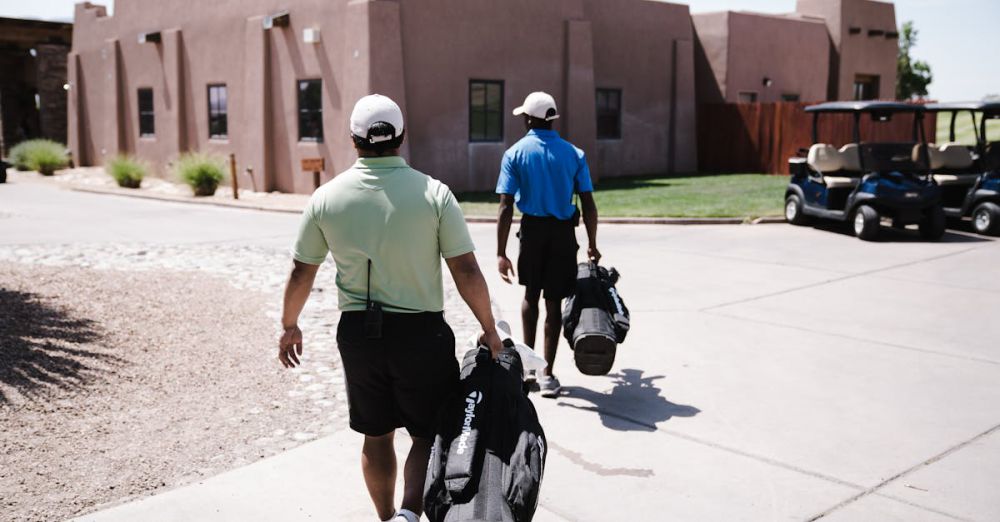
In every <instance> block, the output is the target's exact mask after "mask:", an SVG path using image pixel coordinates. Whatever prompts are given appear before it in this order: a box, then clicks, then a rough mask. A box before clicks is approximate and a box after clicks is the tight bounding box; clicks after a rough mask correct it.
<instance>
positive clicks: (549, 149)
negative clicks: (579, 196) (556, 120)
mask: <svg viewBox="0 0 1000 522" xmlns="http://www.w3.org/2000/svg"><path fill="white" fill-rule="evenodd" d="M574 188H575V189H576V192H593V191H594V185H593V183H592V182H591V181H590V168H589V167H587V158H586V157H584V154H583V151H582V150H580V149H578V148H576V147H575V146H573V144H572V143H570V142H568V141H566V140H564V139H562V138H560V137H559V133H558V132H556V131H554V130H540V129H531V130H530V131H528V134H527V135H526V136H525V137H523V138H521V140H520V141H518V142H517V143H515V144H514V146H513V147H511V148H509V149H507V152H505V153H504V155H503V161H502V162H501V164H500V179H499V180H497V194H513V195H514V201H515V202H516V203H517V208H518V210H520V211H521V212H522V213H524V214H528V215H531V216H539V217H545V216H551V217H555V218H558V219H569V218H571V217H573V211H574V210H575V207H574V205H573V191H574Z"/></svg>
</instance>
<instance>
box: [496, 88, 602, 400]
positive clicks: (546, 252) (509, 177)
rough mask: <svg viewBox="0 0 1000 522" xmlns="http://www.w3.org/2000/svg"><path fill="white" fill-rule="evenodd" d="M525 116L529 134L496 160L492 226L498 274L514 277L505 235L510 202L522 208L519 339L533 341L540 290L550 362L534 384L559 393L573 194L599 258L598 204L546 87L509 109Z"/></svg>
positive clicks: (575, 218) (591, 253) (572, 265)
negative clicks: (557, 126) (496, 212)
mask: <svg viewBox="0 0 1000 522" xmlns="http://www.w3.org/2000/svg"><path fill="white" fill-rule="evenodd" d="M521 115H523V116H524V124H525V127H527V129H528V134H527V135H526V136H525V137H524V138H521V140H520V141H518V142H517V143H515V144H514V146H513V147H511V148H510V149H508V150H507V152H506V153H505V154H504V156H503V162H502V164H501V166H500V179H499V180H498V181H497V194H499V195H500V219H499V221H498V226H497V262H498V267H499V269H500V277H501V278H503V280H504V281H506V282H507V283H510V282H511V276H512V275H515V274H514V267H513V265H512V264H511V262H510V259H508V258H507V238H508V236H509V235H510V225H511V221H512V220H513V217H514V205H515V204H516V205H517V208H518V210H520V211H521V213H522V214H523V216H522V217H521V228H520V230H519V232H518V237H519V238H520V240H521V250H520V255H519V256H518V259H517V272H519V273H520V276H519V281H520V283H521V285H523V286H524V287H525V292H524V302H523V303H521V319H522V323H523V325H524V342H525V344H527V345H528V346H531V347H532V348H534V346H535V333H536V331H537V329H538V300H539V297H540V296H542V295H543V293H544V297H545V360H546V361H547V362H548V363H549V366H548V368H546V369H545V371H544V372H543V375H542V376H541V377H540V378H539V379H538V386H539V388H540V390H541V393H542V396H543V397H550V398H551V397H557V396H558V395H559V390H560V385H559V379H557V378H556V377H555V375H554V374H553V373H552V369H553V367H554V365H555V361H556V349H557V347H558V346H559V330H560V329H561V328H562V300H563V299H564V298H566V297H569V296H570V295H572V294H573V292H574V290H575V287H576V253H577V250H578V249H579V245H577V243H576V233H575V230H574V229H575V227H576V226H577V224H578V223H579V219H580V215H579V212H580V211H579V209H578V208H577V206H576V204H575V203H574V201H573V194H574V193H577V194H579V197H580V202H581V203H582V205H583V222H584V224H585V225H586V228H587V237H588V239H589V246H588V248H587V257H588V258H589V259H591V260H594V261H597V260H599V259H600V258H601V253H600V252H599V251H598V250H597V205H595V204H594V197H593V191H594V186H593V184H592V182H591V180H590V169H589V168H588V167H587V159H586V158H585V157H584V154H583V151H582V150H580V149H578V148H576V147H575V146H573V144H572V143H570V142H568V141H566V140H564V139H562V138H560V137H559V133H558V132H556V131H554V130H552V122H553V120H555V119H556V118H558V117H559V113H558V112H557V110H556V102H555V100H554V99H553V98H552V96H550V95H548V94H546V93H544V92H533V93H531V94H529V95H528V97H527V98H525V100H524V104H523V105H521V106H520V107H518V108H516V109H514V116H521Z"/></svg>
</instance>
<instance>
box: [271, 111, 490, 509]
mask: <svg viewBox="0 0 1000 522" xmlns="http://www.w3.org/2000/svg"><path fill="white" fill-rule="evenodd" d="M351 136H352V139H353V140H354V145H355V148H356V149H357V152H358V161H357V163H355V164H354V166H353V167H351V168H350V169H348V170H346V171H344V172H342V173H340V174H339V175H338V176H337V177H335V178H334V179H333V180H331V181H329V182H328V183H326V184H325V185H323V186H322V187H320V188H319V189H318V190H316V192H315V193H314V194H313V196H312V199H311V200H310V201H309V205H308V207H307V208H306V210H305V212H304V213H303V218H302V224H301V227H300V229H299V236H298V240H297V242H296V243H295V251H294V258H295V261H294V265H295V266H294V268H293V269H292V273H291V276H290V277H289V280H288V285H287V287H286V289H285V300H284V313H283V314H282V326H283V327H284V334H283V335H282V337H281V341H280V342H279V351H278V358H279V359H280V360H281V362H282V364H284V365H285V366H286V367H294V366H296V365H298V364H300V360H299V356H300V355H302V332H301V331H300V330H299V328H298V326H297V322H298V317H299V313H300V312H301V311H302V307H303V306H304V305H305V302H306V299H307V298H308V297H309V292H310V290H311V289H312V284H313V280H314V278H315V276H316V272H317V270H318V269H319V265H321V264H322V263H323V261H324V260H325V259H326V256H327V254H328V253H332V254H333V259H334V262H335V263H336V266H337V290H338V297H339V303H340V310H341V312H342V313H341V317H340V323H339V325H338V327H337V346H338V348H339V350H340V355H341V360H342V362H343V365H344V375H345V380H346V384H347V399H348V407H349V409H350V425H351V428H352V429H353V430H355V431H357V432H360V433H362V434H364V435H365V441H364V447H363V449H362V457H361V467H362V471H363V472H364V477H365V484H366V485H367V486H368V492H369V494H370V495H371V498H372V502H374V504H375V509H376V511H377V512H378V515H379V519H380V520H392V521H394V522H416V521H417V520H418V519H419V517H420V513H421V511H422V510H423V509H422V494H423V485H424V475H425V473H426V470H427V459H428V457H429V455H430V447H431V442H432V439H433V436H434V425H435V420H436V416H437V409H438V407H439V405H441V404H442V403H443V402H444V399H445V398H446V397H447V396H448V395H449V394H450V393H452V392H453V391H454V390H455V389H456V387H457V386H458V361H457V360H456V359H455V336H454V334H453V333H452V331H451V328H449V327H448V324H447V323H446V322H445V320H444V315H443V310H444V291H443V288H442V284H441V258H442V257H443V258H444V259H445V261H446V263H447V265H448V269H449V270H450V271H451V274H452V277H453V278H454V280H455V284H456V285H457V286H458V291H459V293H460V294H461V296H462V298H463V299H464V300H465V302H466V303H467V304H468V306H469V308H471V309H472V313H473V314H474V315H475V316H476V319H477V320H478V321H479V323H480V325H482V328H483V334H482V336H481V337H480V342H481V343H483V344H485V345H487V346H489V347H490V349H491V350H492V351H493V353H494V355H496V354H498V353H499V352H500V350H501V343H500V338H499V337H498V336H497V332H496V329H495V323H494V319H493V314H492V311H491V309H490V297H489V291H488V289H487V287H486V281H485V279H484V278H483V275H482V273H481V272H480V270H479V265H478V263H477V262H476V258H475V256H474V255H473V250H474V246H473V244H472V239H471V238H470V237H469V230H468V228H467V227H466V225H465V218H464V216H463V215H462V210H461V208H459V206H458V202H457V201H456V200H455V196H454V195H453V194H452V193H451V190H449V189H448V187H447V186H446V185H444V184H443V183H441V182H439V181H437V180H435V179H433V178H431V177H430V176H427V175H425V174H422V173H420V172H418V171H416V170H414V169H412V168H410V167H409V166H407V164H406V161H405V160H404V159H403V158H401V157H399V146H400V144H401V143H402V142H403V114H402V111H400V109H399V106H398V105H396V103H395V102H393V101H392V100H390V99H389V98H387V97H385V96H380V95H377V94H376V95H371V96H366V97H364V98H362V99H361V100H360V101H358V103H357V105H355V107H354V111H353V113H352V114H351ZM400 427H405V428H406V430H407V431H408V432H409V434H410V436H411V437H412V439H413V446H412V448H411V450H410V454H409V456H408V457H407V459H406V464H405V466H404V468H403V477H404V492H403V503H402V508H401V509H400V510H399V511H397V510H396V508H395V505H394V489H395V484H396V454H395V451H394V450H393V434H394V432H395V430H396V428H400Z"/></svg>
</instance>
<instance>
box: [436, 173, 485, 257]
mask: <svg viewBox="0 0 1000 522" xmlns="http://www.w3.org/2000/svg"><path fill="white" fill-rule="evenodd" d="M442 192H443V193H444V194H443V196H442V199H441V204H440V205H441V206H440V208H441V218H440V219H441V221H440V223H439V224H438V245H440V248H441V257H443V258H445V259H448V258H452V257H457V256H460V255H462V254H468V253H469V252H473V251H475V250H476V246H475V245H474V244H473V243H472V237H471V236H470V235H469V227H468V225H466V224H465V216H464V215H463V214H462V207H460V206H459V205H458V201H457V200H456V199H455V195H454V194H452V193H451V190H450V189H448V187H442Z"/></svg>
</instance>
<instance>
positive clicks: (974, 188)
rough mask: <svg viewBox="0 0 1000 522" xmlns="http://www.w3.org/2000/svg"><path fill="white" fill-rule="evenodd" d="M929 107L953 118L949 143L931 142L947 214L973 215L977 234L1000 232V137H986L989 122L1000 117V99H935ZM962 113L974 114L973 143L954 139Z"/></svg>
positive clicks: (934, 165)
mask: <svg viewBox="0 0 1000 522" xmlns="http://www.w3.org/2000/svg"><path fill="white" fill-rule="evenodd" d="M927 111H929V112H934V113H937V114H938V117H939V118H940V117H941V116H944V115H947V116H948V117H949V118H950V125H949V132H948V143H945V144H942V145H934V144H930V145H928V151H929V152H930V166H931V171H932V172H933V173H934V181H936V182H937V184H938V185H940V186H941V204H942V206H944V212H945V214H946V215H947V216H948V217H950V218H957V219H961V218H965V217H971V218H972V228H973V230H975V231H976V233H978V234H988V235H994V236H995V235H1000V141H996V142H993V143H990V142H989V141H988V139H987V138H986V122H987V121H989V120H991V119H992V120H1000V102H970V103H934V104H930V105H928V106H927ZM962 113H968V115H969V117H970V118H971V121H972V130H973V134H974V139H975V143H973V144H962V143H958V142H957V140H956V139H955V122H956V120H957V119H958V116H959V115H960V114H962ZM977 116H978V117H979V120H978V124H977V120H976V117H977Z"/></svg>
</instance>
